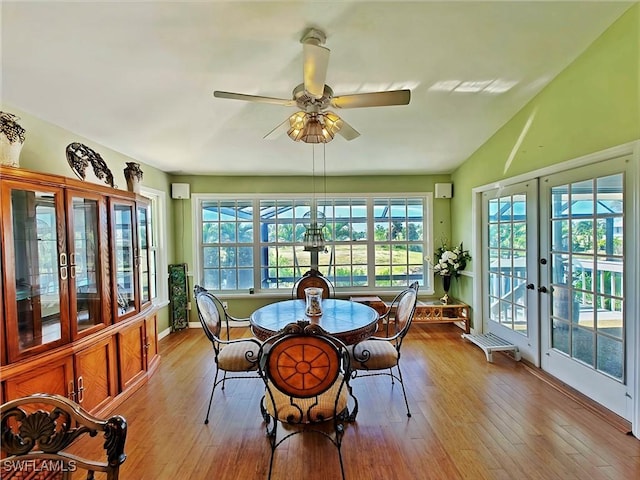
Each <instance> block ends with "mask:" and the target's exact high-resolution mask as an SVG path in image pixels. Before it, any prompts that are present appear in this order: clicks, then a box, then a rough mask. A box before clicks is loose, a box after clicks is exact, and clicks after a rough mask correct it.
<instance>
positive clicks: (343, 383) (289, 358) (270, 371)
mask: <svg viewBox="0 0 640 480" xmlns="http://www.w3.org/2000/svg"><path fill="white" fill-rule="evenodd" d="M350 373H351V369H350V358H349V353H348V351H347V347H346V346H345V344H344V343H342V342H341V341H340V340H338V339H336V338H334V337H333V336H331V335H329V334H328V333H327V332H326V331H324V330H323V329H322V328H320V327H319V326H318V325H313V324H310V323H309V322H307V321H302V320H301V321H299V322H297V323H292V324H289V325H287V326H286V327H285V328H284V329H283V330H281V331H280V332H279V333H278V334H277V335H276V336H274V337H272V338H271V339H269V340H267V341H266V342H265V344H264V345H263V353H262V355H261V359H260V375H261V376H262V378H263V380H264V382H265V396H264V398H263V403H262V406H261V408H262V415H263V417H264V419H265V423H266V429H267V438H268V439H269V443H270V446H271V459H270V462H269V478H271V474H272V471H273V462H274V457H275V452H276V449H277V447H278V446H279V445H280V444H282V443H283V442H284V441H285V440H286V439H288V438H289V437H291V436H293V435H296V434H299V433H305V432H315V433H317V434H321V435H323V436H325V437H326V438H328V439H329V440H330V441H331V442H332V443H333V445H334V446H335V447H336V448H337V450H338V457H339V459H340V471H341V473H342V478H343V479H344V465H343V461H342V450H341V446H342V437H343V435H344V424H345V422H346V421H347V420H348V418H349V409H348V403H349V395H350V394H351V391H350V387H349V379H350V377H351V374H350ZM280 423H281V424H286V425H287V427H286V429H283V431H284V433H283V434H281V435H280V436H279V435H278V424H280Z"/></svg>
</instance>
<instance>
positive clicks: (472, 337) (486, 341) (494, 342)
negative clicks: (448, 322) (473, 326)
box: [462, 333, 520, 362]
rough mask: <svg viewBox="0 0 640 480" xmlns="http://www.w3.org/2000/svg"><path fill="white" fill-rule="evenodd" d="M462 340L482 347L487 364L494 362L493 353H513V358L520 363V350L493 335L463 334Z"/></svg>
mask: <svg viewBox="0 0 640 480" xmlns="http://www.w3.org/2000/svg"><path fill="white" fill-rule="evenodd" d="M462 338H465V339H467V340H469V341H470V342H471V343H473V344H475V345H477V346H478V347H480V348H481V349H482V351H483V352H484V354H485V355H486V356H487V362H493V352H511V353H512V354H513V358H515V359H516V361H520V349H519V348H518V347H517V346H516V345H514V344H512V343H509V342H508V341H506V340H504V339H502V338H500V337H498V336H497V335H494V334H493V333H482V334H471V333H463V334H462Z"/></svg>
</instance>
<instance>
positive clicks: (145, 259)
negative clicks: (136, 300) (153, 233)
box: [138, 204, 151, 305]
mask: <svg viewBox="0 0 640 480" xmlns="http://www.w3.org/2000/svg"><path fill="white" fill-rule="evenodd" d="M149 235H150V231H149V210H148V207H147V206H146V205H144V204H140V205H138V253H139V257H138V268H139V274H140V303H141V304H142V305H145V304H146V303H149V302H150V301H151V290H150V280H149V278H150V270H149V246H150V243H151V242H150V240H151V239H150V238H149Z"/></svg>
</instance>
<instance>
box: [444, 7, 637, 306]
mask: <svg viewBox="0 0 640 480" xmlns="http://www.w3.org/2000/svg"><path fill="white" fill-rule="evenodd" d="M528 123H529V125H528V127H527V124H528ZM525 131H526V133H525ZM521 135H523V140H522V142H521V143H520V145H519V146H518V147H517V148H516V146H517V145H518V141H519V138H520V137H521ZM638 139H640V5H639V4H635V5H634V6H632V7H631V8H630V9H629V10H628V11H627V12H626V13H625V14H624V15H622V16H621V17H620V18H619V19H618V20H617V21H616V22H615V23H614V24H613V25H612V26H611V27H609V29H608V30H607V31H605V32H604V33H603V34H602V35H601V36H600V37H599V38H598V39H597V40H596V41H595V42H593V44H591V45H590V46H589V47H588V48H587V49H586V50H585V51H584V52H583V53H582V55H580V56H579V57H578V58H577V59H576V60H575V61H574V62H573V63H572V64H571V65H570V66H569V67H567V68H566V69H565V70H564V71H562V72H561V73H560V74H559V75H558V76H557V77H556V78H555V79H554V80H553V81H552V82H551V83H550V84H549V85H548V86H547V87H546V88H544V89H543V90H542V91H541V92H540V93H539V94H538V95H537V96H536V97H535V98H533V99H532V100H531V102H529V104H527V105H526V106H525V107H524V108H523V109H522V110H520V112H518V113H517V114H516V115H515V116H514V117H513V118H512V119H511V120H510V121H509V122H507V123H506V124H505V125H504V126H503V127H502V128H500V129H499V130H498V131H497V132H496V133H495V134H494V135H493V137H492V138H491V139H489V140H488V141H487V142H486V143H485V144H484V145H482V146H481V147H480V148H479V149H478V150H477V151H476V152H475V153H474V154H473V155H472V156H471V157H470V158H469V159H468V160H467V161H466V162H465V163H464V164H463V165H462V166H461V167H459V168H458V169H457V170H456V171H455V172H454V173H453V175H452V180H453V183H454V185H455V191H456V194H455V197H454V198H453V200H452V204H451V215H452V217H451V218H452V220H451V221H452V227H451V230H452V235H453V238H454V239H456V241H464V243H465V245H471V244H472V243H471V242H472V236H473V232H472V231H470V229H469V225H472V189H473V188H474V187H478V186H481V185H487V184H490V183H492V182H496V181H499V180H501V179H505V178H510V177H515V176H517V175H521V174H525V173H527V172H531V171H534V170H537V169H540V168H543V167H547V166H550V165H554V164H557V163H559V162H563V161H567V160H571V159H574V158H577V157H580V156H583V155H586V154H589V153H593V152H598V151H601V150H604V149H606V148H609V147H613V146H617V145H621V144H624V143H627V142H631V141H634V140H638ZM512 151H513V152H512ZM469 270H471V271H473V272H474V274H476V275H477V274H479V272H478V265H476V264H474V262H473V261H472V262H471V264H470V268H469ZM460 280H461V281H460V282H459V283H458V284H457V285H454V287H453V293H454V294H455V295H456V296H457V297H459V298H461V299H463V300H465V301H467V302H471V301H472V289H471V286H472V280H471V278H470V277H461V279H460Z"/></svg>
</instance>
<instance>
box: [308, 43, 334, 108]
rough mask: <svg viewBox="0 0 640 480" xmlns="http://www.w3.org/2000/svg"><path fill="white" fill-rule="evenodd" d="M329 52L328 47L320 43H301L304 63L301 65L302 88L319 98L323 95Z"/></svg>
mask: <svg viewBox="0 0 640 480" xmlns="http://www.w3.org/2000/svg"><path fill="white" fill-rule="evenodd" d="M330 53H331V52H330V50H329V49H328V48H325V47H322V46H320V45H314V44H312V43H305V44H303V55H304V63H303V65H302V75H303V79H304V89H305V90H306V91H307V93H309V95H311V96H313V97H315V98H321V97H322V95H324V82H325V80H326V78H327V68H328V66H329V54H330Z"/></svg>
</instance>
